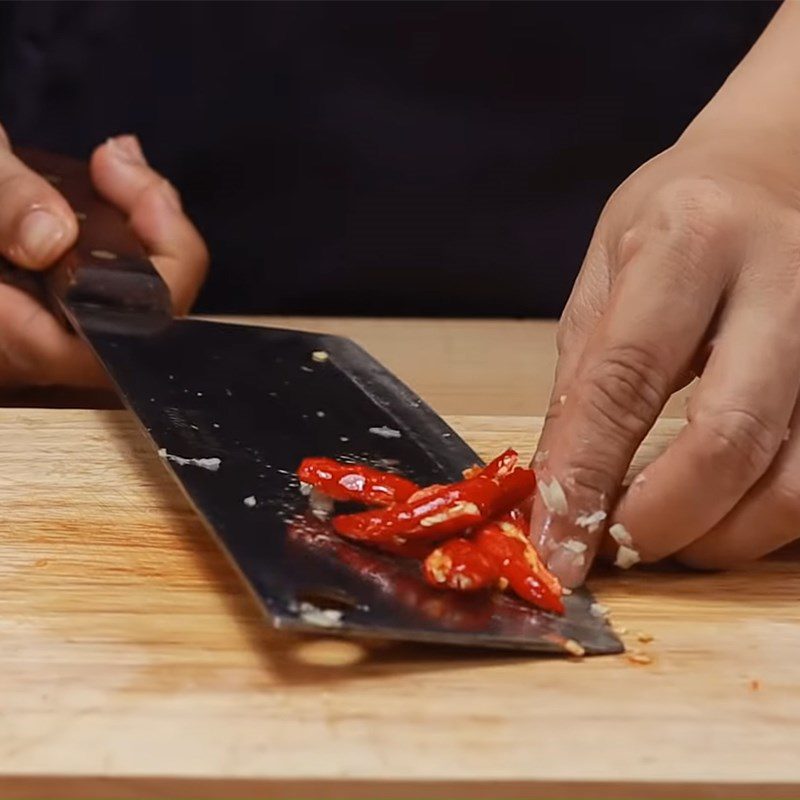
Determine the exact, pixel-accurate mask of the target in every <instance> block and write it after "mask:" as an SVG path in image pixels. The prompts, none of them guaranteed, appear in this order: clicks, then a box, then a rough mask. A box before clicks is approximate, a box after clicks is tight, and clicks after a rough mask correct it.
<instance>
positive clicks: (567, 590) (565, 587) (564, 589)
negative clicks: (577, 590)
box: [561, 586, 572, 594]
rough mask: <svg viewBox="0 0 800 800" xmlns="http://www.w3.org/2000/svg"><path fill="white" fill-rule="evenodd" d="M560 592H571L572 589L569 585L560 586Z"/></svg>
mask: <svg viewBox="0 0 800 800" xmlns="http://www.w3.org/2000/svg"><path fill="white" fill-rule="evenodd" d="M561 594H572V589H570V588H569V586H562V587H561Z"/></svg>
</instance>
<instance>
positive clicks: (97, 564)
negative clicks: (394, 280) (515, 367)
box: [0, 410, 800, 798]
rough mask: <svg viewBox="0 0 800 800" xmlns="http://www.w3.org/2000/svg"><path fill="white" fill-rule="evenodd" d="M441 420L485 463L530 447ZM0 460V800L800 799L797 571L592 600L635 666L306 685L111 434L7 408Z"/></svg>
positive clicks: (89, 419) (527, 435)
mask: <svg viewBox="0 0 800 800" xmlns="http://www.w3.org/2000/svg"><path fill="white" fill-rule="evenodd" d="M451 422H452V424H453V425H454V427H455V428H456V429H457V430H459V432H461V433H462V435H463V436H464V437H465V438H466V439H467V440H468V441H469V442H470V443H472V444H473V445H474V446H475V447H476V449H477V450H478V451H479V452H480V453H481V454H482V455H484V456H488V455H491V454H494V453H496V452H497V451H498V450H500V449H501V448H502V447H503V446H505V445H507V444H509V443H514V444H518V445H520V446H523V449H525V448H524V446H527V448H526V449H527V451H528V452H529V451H530V450H531V449H532V447H533V444H534V439H535V433H536V431H537V430H538V428H539V425H540V421H539V420H534V419H531V418H512V417H507V418H498V417H492V418H488V417H463V416H462V417H454V418H452V419H451ZM675 427H676V423H671V422H663V423H661V424H660V425H659V427H658V428H657V430H656V431H655V433H654V434H653V435H652V437H651V439H650V440H649V443H648V445H647V447H646V452H645V453H644V458H645V459H646V458H649V457H652V455H653V453H655V452H656V451H658V450H659V449H660V448H661V447H663V446H664V444H665V442H666V441H667V440H668V439H669V437H670V436H671V435H672V434H673V433H674V430H675ZM0 440H1V441H2V442H3V457H2V459H0V508H2V509H3V513H2V517H1V518H0V643H1V644H2V646H1V647H0V702H1V703H2V709H1V710H0V795H2V796H5V797H42V796H64V795H69V796H80V797H98V798H99V797H105V798H108V797H126V798H141V797H143V796H151V797H153V796H154V797H171V796H188V797H226V798H232V797H237V796H241V797H275V796H291V797H305V796H309V797H350V798H355V797H376V796H381V797H398V798H399V797H404V798H407V797H411V796H420V797H444V796H446V797H481V796H484V797H485V796H491V797H498V798H499V797H522V796H528V797H532V796H538V797H569V798H575V797H583V796H586V797H642V796H649V797H675V796H678V795H682V796H686V797H700V796H709V797H711V796H714V797H717V796H725V797H748V796H750V797H752V796H754V795H756V794H757V795H758V796H759V797H762V798H763V797H797V796H798V795H800V757H798V755H799V752H800V745H799V744H798V742H799V741H800V724H799V723H800V684H798V680H797V664H798V663H799V662H800V604H799V603H798V595H800V570H798V554H797V552H795V553H791V552H785V553H783V554H782V555H780V556H777V557H774V558H772V559H769V560H767V561H764V562H762V563H760V564H758V565H756V566H754V567H752V568H751V569H749V570H747V571H745V572H740V573H731V574H727V575H717V576H709V575H698V574H685V573H671V572H668V571H656V572H653V571H650V572H644V571H636V570H634V571H631V572H630V573H624V574H613V575H611V574H609V575H605V576H601V577H598V578H596V579H595V580H594V588H595V590H596V592H597V594H598V595H599V597H600V599H601V600H602V602H604V603H605V604H607V605H608V606H609V607H610V609H611V610H612V616H613V620H614V622H615V623H616V624H617V625H621V626H625V627H626V628H628V629H629V630H630V632H631V633H630V634H628V635H627V636H625V637H624V638H625V639H626V641H627V642H628V643H629V644H630V645H631V646H633V647H638V648H641V649H642V650H644V651H646V652H647V653H648V654H650V655H651V657H652V659H653V661H652V664H649V665H635V664H631V663H629V661H628V660H627V659H626V657H625V656H610V657H597V658H593V659H585V660H583V661H576V660H564V659H561V658H558V659H537V658H530V657H519V656H514V655H497V654H487V653H473V652H465V651H460V650H452V651H451V650H445V649H441V648H429V647H421V646H400V645H396V646H395V645H393V646H383V647H379V646H371V647H369V648H367V647H364V648H363V649H362V650H360V651H356V652H353V651H352V650H345V651H344V656H345V657H352V658H360V659H361V660H360V661H358V663H354V664H350V665H349V666H340V667H333V666H328V667H324V666H315V665H313V664H310V663H307V661H308V659H309V657H310V656H313V655H316V658H315V659H313V660H318V659H319V655H320V654H319V652H318V651H315V648H317V647H319V645H317V644H315V643H314V640H309V639H305V638H301V637H298V636H292V635H287V634H280V633H276V632H273V631H271V630H270V629H269V628H268V627H267V626H266V625H265V624H264V622H263V621H262V619H261V618H260V617H259V615H258V613H257V612H256V610H255V608H254V605H253V603H252V602H251V601H250V599H249V598H248V597H247V596H246V595H245V593H244V591H243V589H242V587H241V585H240V583H239V582H238V580H237V579H236V578H235V576H234V574H233V572H232V570H231V568H229V566H228V565H227V564H226V563H225V562H224V561H223V559H222V558H221V556H220V555H219V554H218V552H217V551H216V549H215V548H214V547H213V546H212V544H211V543H210V541H209V539H208V537H207V535H206V534H205V532H204V531H203V529H202V528H201V526H200V524H199V522H198V521H197V520H196V519H195V517H194V516H193V514H192V513H191V511H190V510H189V508H188V507H187V505H186V504H185V503H184V501H183V500H182V499H181V496H180V495H179V493H178V491H177V490H176V489H175V487H174V486H173V484H172V483H171V481H170V479H168V477H167V474H166V472H165V471H164V469H163V466H162V465H161V463H160V461H159V459H158V458H157V457H156V456H155V455H154V454H153V453H152V452H151V451H150V450H149V448H148V446H147V445H146V443H145V441H144V440H143V439H142V438H141V437H140V436H139V434H138V433H137V432H136V430H135V428H134V426H133V423H132V421H131V420H130V419H129V417H128V416H127V415H126V414H124V413H122V412H108V411H42V410H28V411H19V410H6V411H0ZM636 631H644V632H647V633H649V634H651V635H653V636H654V637H655V638H654V640H653V641H652V643H649V644H639V643H637V642H636V639H635V635H634V632H636ZM339 655H342V653H341V652H340V653H339Z"/></svg>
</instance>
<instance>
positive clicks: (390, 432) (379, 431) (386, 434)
mask: <svg viewBox="0 0 800 800" xmlns="http://www.w3.org/2000/svg"><path fill="white" fill-rule="evenodd" d="M369 432H370V433H372V434H374V435H375V436H380V437H381V438H383V439H399V438H400V437H401V436H402V435H403V434H402V433H400V431H398V430H397V429H396V428H390V427H389V426H388V425H381V426H380V427H376V428H370V429H369Z"/></svg>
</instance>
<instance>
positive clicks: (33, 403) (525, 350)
mask: <svg viewBox="0 0 800 800" xmlns="http://www.w3.org/2000/svg"><path fill="white" fill-rule="evenodd" d="M214 319H216V320H218V321H222V322H231V323H240V324H250V325H271V326H273V327H281V328H292V329H296V330H297V329H299V330H310V331H319V332H320V333H334V334H338V335H341V336H347V337H349V338H351V339H354V340H355V341H356V342H358V343H359V344H360V345H361V346H362V347H364V348H366V349H367V350H368V351H369V352H370V353H371V354H372V355H373V356H375V357H376V358H377V359H378V360H379V361H381V362H382V363H383V364H385V365H386V366H387V367H388V368H389V369H390V370H391V371H392V372H394V373H395V374H396V375H397V376H398V377H399V378H401V380H403V381H404V382H405V383H407V384H408V385H409V386H411V388H412V389H414V391H416V392H417V394H419V395H420V396H421V397H424V398H425V400H426V401H427V402H428V403H429V404H430V405H431V406H432V407H433V408H435V409H436V410H437V411H438V412H439V413H440V414H493V415H497V416H504V415H512V416H521V415H530V416H534V415H544V414H545V413H546V412H547V404H548V401H549V397H550V387H551V383H552V379H553V374H554V371H555V365H556V343H555V336H556V323H555V322H553V321H550V320H497V319H495V320H474V319H460V320H456V319H444V320H432V319H346V318H338V317H216V318H214ZM689 391H691V389H689V390H686V391H683V392H678V393H677V394H675V395H674V396H673V397H672V398H671V399H670V400H669V402H668V403H667V406H666V408H665V409H664V413H663V416H665V417H680V418H682V417H684V415H685V397H686V395H687V394H688V393H689ZM3 406H4V407H6V408H18V407H42V408H118V407H119V403H118V401H117V400H116V398H115V397H114V396H113V395H110V394H106V393H97V392H81V391H67V390H63V389H61V390H52V389H45V390H43V389H23V390H8V389H3V388H0V407H3Z"/></svg>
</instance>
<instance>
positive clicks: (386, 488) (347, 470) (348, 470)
mask: <svg viewBox="0 0 800 800" xmlns="http://www.w3.org/2000/svg"><path fill="white" fill-rule="evenodd" d="M297 477H298V478H300V480H301V481H303V483H309V484H311V485H312V486H314V487H316V488H317V489H319V490H320V491H322V492H324V493H325V494H326V495H328V496H329V497H332V498H333V499H334V500H341V501H348V500H354V501H356V502H360V503H364V504H365V505H369V506H390V505H392V504H393V503H404V502H405V501H406V500H408V498H409V497H411V495H413V494H414V492H416V491H418V490H419V486H417V485H416V484H415V483H413V482H412V481H410V480H408V479H407V478H403V477H402V476H400V475H394V474H393V473H391V472H382V471H381V470H379V469H374V468H373V467H368V466H366V465H365V464H341V463H340V462H338V461H334V460H333V459H332V458H305V459H303V462H302V463H301V464H300V467H299V469H298V470H297Z"/></svg>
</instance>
